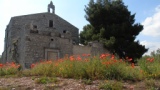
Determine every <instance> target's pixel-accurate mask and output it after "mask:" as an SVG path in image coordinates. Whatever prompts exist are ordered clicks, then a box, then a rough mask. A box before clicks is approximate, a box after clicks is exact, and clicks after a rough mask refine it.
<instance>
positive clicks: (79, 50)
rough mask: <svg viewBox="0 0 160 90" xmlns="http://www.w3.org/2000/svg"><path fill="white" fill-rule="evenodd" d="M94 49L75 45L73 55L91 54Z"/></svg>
mask: <svg viewBox="0 0 160 90" xmlns="http://www.w3.org/2000/svg"><path fill="white" fill-rule="evenodd" d="M91 50H92V47H89V46H79V45H73V55H82V54H91Z"/></svg>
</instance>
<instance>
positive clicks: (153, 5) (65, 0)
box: [0, 0, 160, 55]
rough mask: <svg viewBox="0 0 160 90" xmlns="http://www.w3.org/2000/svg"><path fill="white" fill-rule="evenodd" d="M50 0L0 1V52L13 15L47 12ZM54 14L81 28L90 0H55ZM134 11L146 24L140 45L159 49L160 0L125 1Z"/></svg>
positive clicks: (138, 19)
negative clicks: (86, 6)
mask: <svg viewBox="0 0 160 90" xmlns="http://www.w3.org/2000/svg"><path fill="white" fill-rule="evenodd" d="M50 1H51V0H0V11H1V14H0V42H1V43H0V55H1V53H2V52H3V49H4V37H5V29H6V26H7V25H8V24H9V21H10V19H11V17H14V16H20V15H27V14H34V13H42V12H47V5H48V4H49V3H50ZM52 1H53V4H54V5H55V13H56V14H57V15H59V16H60V17H62V18H63V19H65V20H67V21H68V22H70V23H71V24H73V25H74V26H76V27H77V28H78V29H79V30H80V31H82V30H83V26H85V25H86V24H88V23H89V22H87V21H86V19H85V18H84V16H85V11H84V9H85V5H87V4H88V2H89V0H52ZM123 2H124V4H125V5H126V6H128V10H129V11H131V13H132V14H134V13H136V16H135V20H136V21H135V23H140V24H142V25H143V26H144V29H143V31H142V32H141V33H140V34H139V35H138V36H137V38H136V40H139V42H140V44H142V45H145V47H146V48H149V51H148V52H147V53H146V54H150V52H151V51H153V50H157V49H158V48H160V0H123Z"/></svg>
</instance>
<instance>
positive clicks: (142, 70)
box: [0, 54, 160, 89]
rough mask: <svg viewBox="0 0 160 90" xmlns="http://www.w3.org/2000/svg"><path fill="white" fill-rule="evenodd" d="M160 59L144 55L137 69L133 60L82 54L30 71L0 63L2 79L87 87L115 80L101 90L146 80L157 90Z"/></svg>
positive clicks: (159, 56)
mask: <svg viewBox="0 0 160 90" xmlns="http://www.w3.org/2000/svg"><path fill="white" fill-rule="evenodd" d="M159 59H160V55H159V54H158V55H155V56H154V57H151V56H144V57H143V58H141V59H140V60H138V63H137V65H136V66H135V64H134V63H131V61H132V58H127V57H126V59H118V58H116V57H115V56H114V55H111V54H102V55H100V56H96V57H95V56H94V57H92V56H90V55H89V54H83V55H82V56H80V55H75V56H70V57H65V58H63V59H59V60H56V61H51V60H48V61H41V62H37V63H34V64H32V65H31V69H29V70H20V69H19V67H20V65H17V64H15V63H13V62H12V63H6V64H0V76H8V75H18V76H32V77H35V76H38V77H42V78H40V79H37V80H36V83H41V84H46V83H49V82H56V79H55V77H62V78H74V79H82V81H83V83H84V84H92V81H93V80H116V82H109V83H106V82H104V83H102V84H100V86H99V88H102V89H105V88H110V89H111V88H113V87H114V88H116V87H121V85H122V82H121V81H132V82H138V81H144V82H145V84H146V85H147V86H148V87H149V88H157V87H158V86H157V85H155V83H154V80H156V79H159V78H160V65H159V64H160V61H159ZM48 77H54V78H52V79H49V78H48ZM115 85H116V86H115ZM119 85H120V86H119Z"/></svg>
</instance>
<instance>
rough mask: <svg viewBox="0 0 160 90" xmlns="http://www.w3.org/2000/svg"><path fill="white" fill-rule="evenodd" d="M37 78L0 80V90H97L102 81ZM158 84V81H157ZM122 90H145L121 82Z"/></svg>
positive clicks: (143, 87)
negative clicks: (88, 82) (52, 80)
mask: <svg viewBox="0 0 160 90" xmlns="http://www.w3.org/2000/svg"><path fill="white" fill-rule="evenodd" d="M36 79H38V77H36V78H35V77H19V78H0V90H99V84H101V83H102V82H104V80H95V81H92V83H91V84H90V85H87V84H85V83H84V82H83V81H82V80H76V79H65V78H57V80H58V82H56V83H47V84H37V83H36V82H35V80H36ZM157 82H158V81H157ZM123 89H124V90H133V89H134V90H145V89H146V87H145V84H144V82H143V81H140V82H127V81H123Z"/></svg>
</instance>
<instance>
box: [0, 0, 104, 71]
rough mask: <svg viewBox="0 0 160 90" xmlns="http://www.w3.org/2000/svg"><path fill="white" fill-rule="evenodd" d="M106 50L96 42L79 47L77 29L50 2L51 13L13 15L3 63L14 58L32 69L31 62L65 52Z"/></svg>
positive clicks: (99, 51)
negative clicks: (60, 15) (57, 13)
mask: <svg viewBox="0 0 160 90" xmlns="http://www.w3.org/2000/svg"><path fill="white" fill-rule="evenodd" d="M50 10H52V12H51V11H50ZM97 50H98V51H97ZM103 52H106V50H105V49H104V48H103V45H102V44H100V43H97V42H94V43H92V44H91V45H90V46H79V30H78V28H76V27H75V26H73V25H72V24H70V23H69V22H67V21H66V20H64V19H62V18H61V17H59V16H58V15H56V14H55V6H54V5H53V3H52V1H51V2H50V4H49V5H48V12H45V13H38V14H31V15H23V16H16V17H12V18H11V20H10V22H9V24H8V26H7V28H6V31H5V44H4V52H3V53H2V60H1V62H2V63H6V62H13V61H14V62H16V63H19V64H21V65H22V67H23V68H29V67H30V65H31V64H32V63H35V62H38V61H40V60H57V59H58V58H62V57H64V56H65V55H66V54H67V55H78V54H83V53H89V54H97V53H103Z"/></svg>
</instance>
